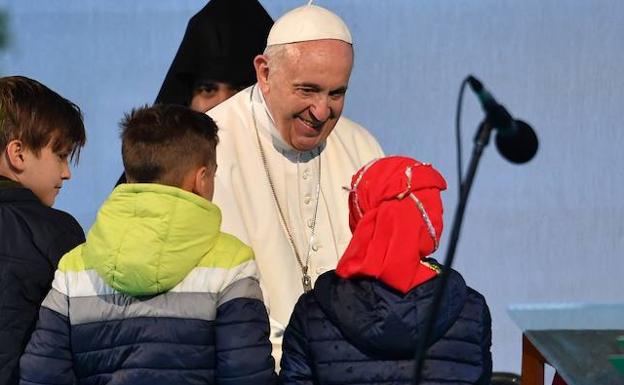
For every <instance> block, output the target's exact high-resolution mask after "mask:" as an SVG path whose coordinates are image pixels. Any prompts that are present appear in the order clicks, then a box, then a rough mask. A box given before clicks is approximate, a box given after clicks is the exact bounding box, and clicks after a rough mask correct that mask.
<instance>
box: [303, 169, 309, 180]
mask: <svg viewBox="0 0 624 385" xmlns="http://www.w3.org/2000/svg"><path fill="white" fill-rule="evenodd" d="M309 177H310V170H308V169H305V171H303V180H308V178H309Z"/></svg>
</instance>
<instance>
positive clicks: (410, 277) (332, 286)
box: [280, 157, 492, 385]
mask: <svg viewBox="0 0 624 385" xmlns="http://www.w3.org/2000/svg"><path fill="white" fill-rule="evenodd" d="M445 188H446V182H445V181H444V179H443V178H442V176H441V175H440V174H439V173H438V172H437V171H436V170H435V169H433V168H432V167H431V166H430V165H427V164H423V163H420V162H417V161H415V160H413V159H410V158H404V157H388V158H382V159H379V160H377V161H373V162H372V163H369V164H368V165H366V166H364V167H363V168H362V169H360V171H359V172H358V173H356V174H355V175H354V176H353V179H352V183H351V190H350V191H351V192H350V195H349V215H350V221H349V223H350V226H351V230H352V231H353V238H352V240H351V243H350V244H349V246H348V247H347V249H346V251H345V253H344V254H343V256H342V258H341V259H340V261H339V262H338V266H337V268H336V270H335V271H329V272H327V273H325V274H323V275H321V276H320V277H319V278H318V280H317V281H316V284H315V287H314V290H313V291H311V292H309V293H306V294H304V295H303V296H301V298H300V299H299V301H298V303H297V305H296V306H295V310H294V312H293V315H292V318H291V319H290V323H289V324H288V327H287V328H286V332H285V335H284V345H283V346H284V349H283V355H282V361H281V369H282V370H281V373H280V377H281V379H282V380H283V383H284V384H334V385H336V384H388V383H392V384H410V385H411V384H412V382H413V378H414V360H413V357H414V353H415V349H416V346H418V342H419V340H420V339H421V338H424V336H422V335H421V333H422V330H423V329H424V327H425V325H424V323H425V318H426V315H427V313H428V312H429V310H430V306H431V302H432V299H433V291H434V288H435V286H436V282H437V280H436V277H437V275H438V273H439V270H440V267H439V265H437V263H436V262H435V261H434V260H432V259H425V257H426V256H427V255H429V254H431V253H432V252H433V251H435V249H436V248H437V246H438V243H439V240H440V235H441V233H442V201H441V199H440V191H441V190H444V189H445ZM432 341H433V343H432V344H431V345H430V346H429V347H428V349H427V351H426V355H425V362H424V370H423V373H422V381H421V384H489V382H490V377H491V370H492V359H491V353H490V345H491V320H490V314H489V310H488V307H487V305H486V302H485V299H484V298H483V296H482V295H481V294H479V293H477V292H476V291H475V290H473V289H471V288H470V287H468V286H467V285H466V283H465V281H464V279H463V278H462V277H461V275H460V274H459V273H458V272H456V271H454V270H452V271H451V273H450V279H449V285H448V287H447V290H446V293H445V295H444V297H443V302H442V306H441V311H440V316H439V318H438V319H437V322H436V325H435V329H434V331H433V336H432Z"/></svg>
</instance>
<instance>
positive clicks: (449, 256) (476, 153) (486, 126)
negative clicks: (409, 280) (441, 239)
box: [414, 116, 494, 385]
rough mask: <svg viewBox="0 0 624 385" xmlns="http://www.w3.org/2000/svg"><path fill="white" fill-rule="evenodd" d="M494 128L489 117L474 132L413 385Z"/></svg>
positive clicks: (418, 377)
mask: <svg viewBox="0 0 624 385" xmlns="http://www.w3.org/2000/svg"><path fill="white" fill-rule="evenodd" d="M493 128H494V127H493V126H492V124H491V123H490V120H489V116H486V118H485V119H484V120H483V121H482V122H481V124H480V125H479V129H478V130H477V134H476V135H475V138H474V147H473V150H472V156H471V158H470V165H469V166H468V172H467V174H466V178H465V180H464V181H462V183H461V188H460V198H459V203H458V205H457V208H456V209H455V215H454V217H453V227H452V229H451V239H450V241H449V246H448V249H447V250H446V257H445V259H444V264H443V265H442V273H441V275H440V279H439V280H438V284H437V286H436V287H435V291H434V295H433V302H432V303H431V309H430V310H429V313H428V314H427V318H426V322H425V330H423V332H422V333H421V336H422V338H420V339H419V343H418V346H417V349H416V354H415V356H414V363H415V368H414V384H415V385H418V384H419V383H420V375H421V371H422V364H423V361H424V358H425V352H426V351H427V348H428V347H429V344H430V342H432V341H431V332H432V330H433V326H434V325H435V321H436V318H437V315H438V312H439V311H440V304H441V302H442V296H443V295H444V290H445V289H446V283H447V281H448V275H449V271H450V268H451V266H452V265H453V259H454V257H455V249H456V247H457V242H458V240H459V231H460V229H461V225H462V221H463V219H464V211H465V209H466V203H467V202H468V194H470V188H471V187H472V182H473V180H474V177H475V174H476V173H477V167H478V166H479V161H480V160H481V155H482V154H483V150H484V149H485V147H486V146H487V145H488V143H489V142H490V134H491V133H492V129H493ZM460 172H461V171H460Z"/></svg>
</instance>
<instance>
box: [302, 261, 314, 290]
mask: <svg viewBox="0 0 624 385" xmlns="http://www.w3.org/2000/svg"><path fill="white" fill-rule="evenodd" d="M301 272H302V273H303V276H302V277H301V283H302V284H303V292H304V293H307V292H309V291H310V290H312V279H311V278H310V276H309V275H308V267H307V266H306V267H304V268H303V269H301Z"/></svg>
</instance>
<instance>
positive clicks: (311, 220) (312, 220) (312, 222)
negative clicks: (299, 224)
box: [307, 218, 314, 228]
mask: <svg viewBox="0 0 624 385" xmlns="http://www.w3.org/2000/svg"><path fill="white" fill-rule="evenodd" d="M307 222H308V227H309V228H313V227H314V218H309V219H308V221H307Z"/></svg>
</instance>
